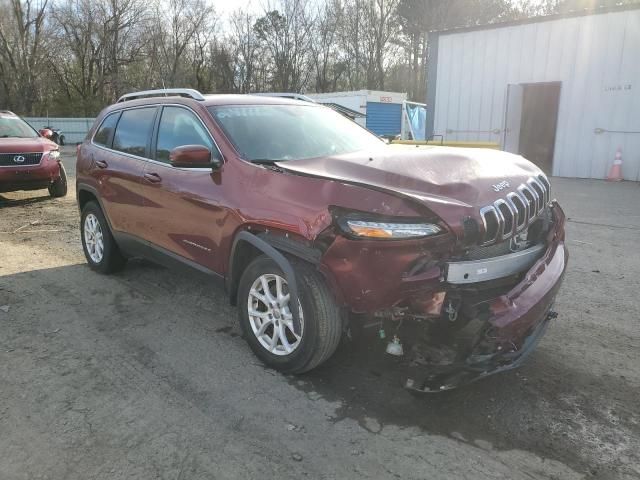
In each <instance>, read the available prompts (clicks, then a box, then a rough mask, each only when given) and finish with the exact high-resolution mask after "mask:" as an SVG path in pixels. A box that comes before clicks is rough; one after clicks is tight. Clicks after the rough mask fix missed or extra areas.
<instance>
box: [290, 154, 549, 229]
mask: <svg viewBox="0 0 640 480" xmlns="http://www.w3.org/2000/svg"><path fill="white" fill-rule="evenodd" d="M278 166H279V167H281V168H282V169H284V170H288V171H290V172H295V173H298V174H302V175H310V176H317V177H323V178H329V179H333V180H339V181H343V182H347V183H352V184H358V185H363V186H370V187H373V188H376V189H378V190H384V191H387V192H390V193H396V194H399V195H401V196H403V197H410V198H412V199H413V200H415V201H418V202H419V203H421V204H423V205H425V206H427V208H429V209H430V210H431V211H432V212H434V213H435V214H436V215H438V216H439V217H440V218H442V219H443V220H445V221H446V222H447V223H449V225H450V226H454V225H453V224H457V223H459V222H461V221H462V217H461V215H464V216H471V217H474V218H476V219H479V209H480V208H481V207H483V206H485V205H489V204H491V203H492V202H494V201H495V200H497V199H498V198H503V197H504V196H505V195H506V193H508V192H509V191H513V190H514V189H515V188H517V187H518V186H519V185H520V184H521V183H524V182H526V181H527V180H528V179H529V178H530V177H532V176H536V175H539V174H540V173H542V171H541V170H540V169H539V168H538V167H536V166H535V165H534V164H533V163H531V162H529V161H528V160H525V159H524V158H522V157H521V156H519V155H513V154H511V153H507V152H502V151H499V150H490V149H481V148H454V147H435V146H434V147H420V148H418V147H415V146H396V145H384V146H382V147H381V148H380V149H378V150H375V151H370V152H357V153H351V154H346V155H339V156H334V157H326V158H318V159H309V160H294V161H288V162H280V163H278ZM505 181H506V182H508V184H509V185H508V186H504V188H503V189H500V188H499V187H498V185H500V184H501V183H502V182H505ZM494 185H495V186H496V187H495V188H494Z"/></svg>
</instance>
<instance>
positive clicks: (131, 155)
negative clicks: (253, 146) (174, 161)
mask: <svg viewBox="0 0 640 480" xmlns="http://www.w3.org/2000/svg"><path fill="white" fill-rule="evenodd" d="M150 107H153V108H157V107H180V108H184V109H186V110H189V111H190V112H191V113H193V114H194V115H195V116H196V118H197V119H198V121H199V122H200V123H201V124H202V127H203V128H204V130H205V131H206V132H207V134H208V135H209V138H210V139H211V141H212V142H213V145H214V146H215V147H216V150H217V151H218V153H219V154H220V161H221V162H222V163H224V162H225V161H226V160H225V158H224V155H222V151H221V150H220V147H219V146H218V142H216V139H215V138H213V135H212V134H211V132H210V131H209V129H208V128H207V126H206V125H205V123H204V122H203V121H202V119H201V118H200V115H198V113H197V112H196V111H195V110H193V109H192V108H191V107H189V106H187V105H181V104H179V103H153V104H148V105H137V106H135V107H125V108H117V109H114V110H113V111H111V112H109V114H108V115H105V117H104V118H103V119H102V122H100V126H102V123H103V122H104V121H105V120H106V118H107V117H108V116H109V115H111V114H113V113H116V112H120V113H122V112H124V111H127V110H136V109H139V108H150ZM160 120H162V117H161V118H160ZM154 125H155V122H154ZM100 126H98V128H96V130H95V131H94V132H93V135H91V142H90V143H91V145H93V146H94V147H98V148H101V149H102V150H106V151H107V152H112V153H117V154H120V155H126V156H127V157H131V158H135V159H136V160H144V161H145V162H151V163H156V164H158V165H165V166H168V167H171V168H175V169H176V170H182V171H190V172H204V171H211V170H212V169H211V168H210V167H195V168H184V167H174V166H173V165H171V164H170V163H166V162H160V161H158V160H154V159H153V158H146V157H140V156H138V155H133V154H131V153H127V152H121V151H120V150H115V149H113V148H109V147H106V146H104V145H98V144H97V143H95V142H94V141H93V137H95V134H96V133H97V132H98V130H99V129H100ZM159 126H160V124H159V123H158V127H159ZM117 129H118V126H117V125H116V130H117ZM113 133H114V135H115V131H114V132H113ZM211 153H213V152H211Z"/></svg>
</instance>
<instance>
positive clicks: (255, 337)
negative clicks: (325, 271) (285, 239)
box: [238, 256, 342, 373]
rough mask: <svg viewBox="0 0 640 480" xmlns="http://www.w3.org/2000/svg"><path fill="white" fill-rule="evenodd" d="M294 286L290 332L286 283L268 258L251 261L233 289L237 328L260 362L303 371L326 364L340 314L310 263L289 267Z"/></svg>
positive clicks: (335, 343)
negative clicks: (296, 323) (295, 312)
mask: <svg viewBox="0 0 640 480" xmlns="http://www.w3.org/2000/svg"><path fill="white" fill-rule="evenodd" d="M293 269H294V272H295V275H296V280H297V284H298V290H299V292H298V296H299V299H298V300H299V304H298V306H297V307H298V309H299V318H300V331H299V332H298V333H296V332H294V328H293V315H292V308H293V306H292V305H291V304H290V301H289V300H290V296H289V288H288V284H287V281H286V279H285V277H284V274H283V273H282V270H280V268H279V267H278V265H277V264H276V263H275V262H274V261H273V260H271V259H270V258H269V257H266V256H261V257H258V258H256V259H255V260H254V261H253V262H251V264H250V265H249V266H248V267H247V269H246V270H245V271H244V273H243V275H242V278H241V279H240V285H239V288H238V295H239V296H238V309H239V312H238V313H239V320H240V326H241V327H242V331H243V333H244V337H245V339H246V340H247V343H248V344H249V346H250V347H251V349H252V350H253V352H254V353H255V354H256V356H258V358H260V359H261V360H262V361H263V362H264V363H265V364H267V365H269V366H270V367H273V368H275V369H277V370H280V371H282V372H286V373H303V372H306V371H309V370H311V369H313V368H315V367H317V366H318V365H320V364H321V363H323V362H325V361H326V360H327V359H329V357H330V356H331V355H332V354H333V352H335V350H336V348H337V347H338V344H339V343H340V338H341V335H342V315H341V311H340V308H339V307H338V305H337V304H336V302H335V299H334V298H333V295H332V294H331V292H330V291H329V288H328V286H327V284H326V282H325V280H324V278H323V277H322V275H321V274H320V273H319V272H318V271H317V270H316V269H314V268H313V267H311V266H310V265H308V264H306V263H303V262H298V263H294V264H293Z"/></svg>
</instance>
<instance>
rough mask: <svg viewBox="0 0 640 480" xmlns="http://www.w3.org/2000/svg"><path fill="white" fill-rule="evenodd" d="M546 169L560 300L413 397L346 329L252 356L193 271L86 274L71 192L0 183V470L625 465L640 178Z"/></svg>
mask: <svg viewBox="0 0 640 480" xmlns="http://www.w3.org/2000/svg"><path fill="white" fill-rule="evenodd" d="M72 153H73V149H67V150H66V152H65V160H66V164H67V167H68V171H69V173H70V174H71V177H73V170H74V169H73V157H72ZM73 181H74V179H73V178H71V181H70V185H73ZM553 186H554V193H555V195H556V196H557V197H558V198H559V200H560V201H561V203H562V205H563V206H564V208H565V211H566V213H567V215H568V217H569V223H568V238H569V240H568V244H569V247H570V255H571V258H570V266H569V270H568V273H567V276H566V280H565V283H564V286H563V288H562V291H561V293H560V296H559V298H558V301H557V304H556V310H557V311H558V312H559V314H560V315H559V317H558V319H557V320H556V321H555V322H554V323H553V324H552V325H551V327H550V329H549V331H548V333H547V335H546V337H545V338H544V339H543V341H542V342H541V344H540V346H539V347H538V349H537V351H536V352H534V354H533V355H532V356H531V357H530V358H529V361H528V363H527V364H526V365H524V366H523V367H522V368H521V369H520V370H518V371H514V372H509V373H505V374H501V375H497V376H494V377H491V378H488V379H485V380H484V381H482V382H478V383H475V384H472V385H470V386H468V387H465V388H462V389H459V390H455V391H451V392H446V393H443V394H436V395H427V396H418V397H416V396H413V395H411V394H409V393H408V392H406V391H405V390H403V389H402V388H401V386H400V385H399V381H398V375H397V372H394V369H393V366H391V365H388V364H386V363H385V361H384V359H381V360H380V359H378V361H372V359H371V358H368V355H366V354H365V353H363V350H364V347H363V346H361V345H357V344H350V343H344V344H343V345H342V346H341V347H340V349H339V350H338V352H337V354H336V355H335V356H334V358H333V359H332V360H331V361H329V363H328V364H327V365H325V366H323V367H321V368H320V369H318V370H316V371H314V372H311V373H310V374H307V375H304V376H301V377H287V376H283V375H280V374H278V373H276V372H274V371H271V370H268V369H265V368H264V367H263V366H262V365H261V364H260V363H259V362H258V361H257V360H256V359H255V358H254V357H253V356H252V354H251V353H250V351H249V349H248V347H247V346H246V345H245V343H244V341H243V340H242V338H241V337H240V335H239V334H240V331H239V328H238V326H237V324H236V320H235V319H236V311H235V309H234V308H232V307H230V306H229V305H228V303H227V301H226V299H225V297H224V295H223V293H222V291H220V290H218V289H216V288H215V287H213V286H212V285H211V284H210V283H209V281H208V280H207V279H206V278H203V277H200V276H199V275H198V274H195V273H194V274H193V275H184V274H177V273H175V272H170V271H167V270H165V269H162V268H160V267H157V266H154V265H152V264H149V263H146V262H143V261H132V262H130V264H129V266H128V267H127V268H126V269H125V270H124V271H123V272H121V273H119V274H117V275H114V276H110V277H104V276H100V275H98V274H95V273H93V272H91V271H90V270H89V268H88V267H87V266H86V265H85V262H84V258H83V256H82V252H81V247H80V241H79V231H78V222H79V220H78V212H77V209H76V206H75V199H74V194H73V192H70V193H69V195H68V196H67V197H66V198H63V199H55V200H52V199H49V198H48V197H47V196H46V195H45V194H46V192H45V191H43V192H19V193H11V194H3V195H2V196H0V306H2V307H3V308H2V309H0V432H2V435H0V479H2V480H13V479H32V478H34V479H35V478H49V479H65V480H68V479H82V480H86V479H103V478H104V479H132V478H144V479H147V478H159V479H196V478H197V479H200V478H202V479H214V478H215V479H225V478H256V477H258V476H261V477H264V478H274V477H276V476H277V477H279V478H305V477H306V478H313V479H316V478H318V479H324V478H326V479H329V478H336V479H344V478H376V479H378V478H404V479H412V478H416V479H424V478H429V479H441V478H442V479H444V478H469V479H474V480H475V479H502V478H503V479H529V480H530V479H546V478H555V479H573V478H597V479H632V478H640V406H639V404H638V400H639V399H640V368H638V367H640V329H639V328H638V321H639V320H638V319H639V318H640V301H639V300H638V292H639V291H640V288H639V287H640V280H639V279H640V256H639V255H638V244H639V241H640V214H639V213H638V208H637V206H638V205H640V187H639V186H638V184H636V183H627V182H625V183H622V184H610V183H606V182H599V181H585V180H567V179H554V180H553ZM7 307H8V311H4V310H6V309H7Z"/></svg>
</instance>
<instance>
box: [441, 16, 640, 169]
mask: <svg viewBox="0 0 640 480" xmlns="http://www.w3.org/2000/svg"><path fill="white" fill-rule="evenodd" d="M552 81H560V82H562V91H561V94H560V105H559V113H558V127H557V135H556V143H555V150H554V166H553V174H554V175H559V176H565V177H582V178H604V177H606V175H607V172H608V170H609V167H610V166H611V164H612V163H613V158H614V155H615V152H616V149H617V148H618V147H620V148H622V155H623V160H624V165H623V174H624V177H625V178H626V179H629V180H639V179H640V134H634V133H611V132H608V131H614V132H615V131H627V132H628V131H634V132H640V10H638V9H636V10H625V11H619V12H609V13H601V14H597V15H587V16H578V17H568V18H557V19H553V20H547V21H540V22H534V23H526V24H521V25H513V26H504V27H499V28H494V29H482V30H471V31H464V32H458V33H455V32H452V33H445V34H440V36H439V38H438V53H437V82H436V86H435V108H434V116H435V119H434V132H433V133H434V134H436V135H438V134H440V135H444V136H445V138H446V139H447V140H454V141H455V140H463V141H493V142H501V141H502V139H503V135H504V128H505V126H504V122H505V108H506V95H507V85H509V84H520V83H537V82H552ZM430 88H433V86H431V87H430ZM596 129H603V130H607V132H603V133H596Z"/></svg>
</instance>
